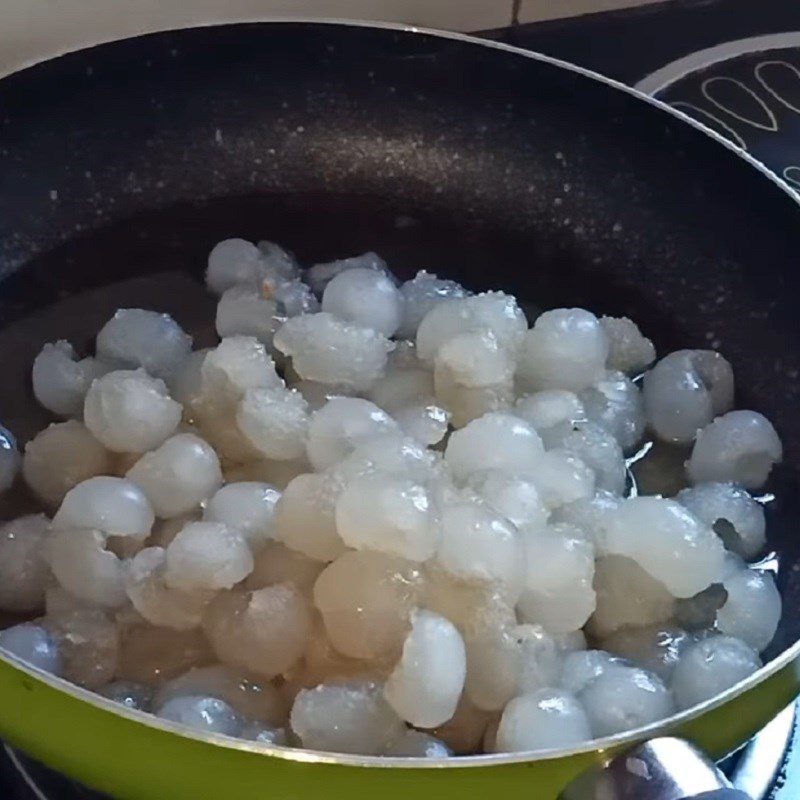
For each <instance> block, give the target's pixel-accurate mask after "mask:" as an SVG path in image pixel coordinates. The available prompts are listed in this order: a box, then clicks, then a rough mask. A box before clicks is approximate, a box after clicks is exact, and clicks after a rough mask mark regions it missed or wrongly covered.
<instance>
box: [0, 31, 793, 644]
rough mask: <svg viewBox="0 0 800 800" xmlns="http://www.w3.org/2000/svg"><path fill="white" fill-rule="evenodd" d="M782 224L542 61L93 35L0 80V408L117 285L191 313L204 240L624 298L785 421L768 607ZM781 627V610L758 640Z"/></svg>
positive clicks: (765, 182)
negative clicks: (703, 351)
mask: <svg viewBox="0 0 800 800" xmlns="http://www.w3.org/2000/svg"><path fill="white" fill-rule="evenodd" d="M799 234H800V212H798V206H797V205H796V203H795V202H794V200H793V199H791V198H790V197H789V196H788V194H787V193H786V192H785V191H784V190H783V189H782V188H780V187H779V186H778V185H777V184H776V183H775V182H773V181H771V180H770V179H769V178H767V177H765V175H764V174H762V173H761V172H759V171H758V170H757V169H756V168H755V167H754V166H753V165H752V164H750V163H748V162H747V161H746V160H744V159H743V158H742V157H740V156H739V155H736V154H734V153H732V152H731V151H730V150H729V149H727V148H726V147H724V146H723V145H722V144H720V142H718V141H716V140H714V139H712V138H710V137H709V136H708V135H707V134H705V133H703V132H701V131H698V130H696V129H695V128H693V127H691V126H690V125H689V124H687V123H686V122H684V121H682V120H680V119H678V118H676V117H674V116H672V115H670V114H668V113H666V112H665V111H664V110H662V109H659V108H657V107H655V106H653V105H651V104H649V103H647V102H645V101H644V100H642V99H640V98H638V97H635V96H633V95H632V94H630V93H626V92H624V91H621V90H619V89H617V88H614V87H611V86H609V85H607V84H605V83H603V82H601V81H598V80H595V79H592V78H589V77H586V76H584V75H581V74H579V73H578V72H576V71H574V70H569V69H564V68H563V67H561V66H558V65H554V64H552V63H548V62H547V61H544V60H541V59H536V58H530V57H524V56H521V55H519V54H517V53H513V52H509V51H507V50H503V49H498V48H495V47H492V46H480V45H476V44H474V43H470V42H468V41H463V40H459V39H458V38H443V37H438V36H431V35H426V34H419V33H409V32H400V31H396V30H386V29H376V28H365V27H353V26H347V25H310V24H302V23H276V24H264V25H236V26H224V27H216V28H202V29H193V30H185V31H177V32H171V33H163V34H155V35H151V36H145V37H142V38H137V39H132V40H128V41H125V42H118V43H114V44H110V45H104V46H101V47H96V48H93V49H90V50H85V51H81V52H78V53H74V54H71V55H67V56H64V57H62V58H59V59H57V60H55V61H51V62H46V63H43V64H40V65H38V66H35V67H32V68H30V69H27V70H25V71H23V72H21V73H17V74H15V75H12V76H10V77H7V78H5V79H4V80H2V81H0V276H2V282H0V320H2V326H3V328H4V329H5V330H4V332H3V333H2V334H0V364H2V366H3V373H2V386H1V387H0V421H2V422H3V423H5V424H6V425H8V426H9V427H11V428H12V429H15V430H16V431H17V432H18V433H19V434H20V435H21V437H22V439H23V440H24V439H25V438H26V437H27V436H29V435H31V434H32V433H33V431H34V430H36V429H37V428H38V427H40V426H41V424H42V422H43V421H44V420H45V418H44V417H42V416H41V412H39V411H36V410H35V408H34V403H33V401H32V396H31V393H30V389H29V381H28V377H27V375H28V372H29V368H30V362H31V360H32V358H33V355H34V354H35V352H36V351H37V350H38V349H39V348H40V346H41V345H42V343H43V342H44V341H48V340H52V339H53V338H55V337H58V336H63V337H66V338H72V339H73V341H75V342H76V343H78V344H81V345H88V344H89V343H90V341H91V337H92V334H93V333H94V332H95V331H96V329H97V328H98V327H99V326H100V325H101V324H102V323H103V321H104V320H105V319H106V318H107V317H108V315H109V314H110V313H111V312H112V311H113V310H114V309H115V308H116V307H118V306H119V305H129V306H130V305H145V306H147V307H156V308H161V309H163V310H166V311H170V312H171V313H173V314H174V315H175V316H176V318H177V319H178V320H179V321H180V322H181V323H182V324H184V325H185V326H186V327H188V328H190V329H192V330H193V332H194V333H196V334H197V335H198V336H199V337H200V338H201V339H202V338H203V337H207V336H208V335H209V334H210V333H211V332H210V330H209V319H210V318H211V316H212V312H211V309H213V304H212V302H211V300H210V299H209V298H207V297H206V296H205V295H204V292H203V290H202V287H201V285H200V283H196V282H195V281H193V280H189V278H188V276H191V278H193V279H195V280H196V279H199V278H200V277H201V275H202V271H203V268H204V265H205V257H206V255H207V253H208V250H209V249H210V247H211V246H212V245H213V244H214V243H215V242H216V241H218V240H220V239H222V238H227V237H230V236H242V237H245V238H248V239H259V238H268V239H272V240H274V241H278V242H280V243H281V244H283V245H285V246H287V247H289V248H290V249H292V250H293V251H294V252H295V253H296V254H297V256H298V257H299V259H300V260H301V262H302V263H306V264H310V263H313V262H315V261H318V260H322V259H330V258H334V257H340V256H346V255H352V254H356V253H358V252H362V251H364V250H368V249H374V250H376V251H378V252H379V253H381V255H383V256H384V257H385V258H386V259H387V260H388V262H389V264H390V265H391V267H392V268H393V269H394V270H395V271H396V272H397V273H398V274H399V275H400V276H403V277H407V276H410V275H412V274H413V273H414V272H415V271H416V270H418V269H422V268H426V269H429V270H431V271H437V272H439V273H440V274H443V275H447V276H452V277H455V278H457V279H459V280H461V281H463V282H464V283H465V284H467V285H468V286H469V287H470V288H473V289H484V288H504V289H506V290H508V291H510V292H513V293H515V294H518V295H519V296H520V297H522V298H523V299H524V300H525V301H527V302H529V303H531V304H532V305H534V306H538V307H543V308H544V307H549V306H556V305H583V306H586V307H588V308H591V309H593V310H595V311H597V312H602V313H608V314H624V315H627V316H630V317H632V318H633V319H635V320H637V321H639V322H640V323H642V326H643V328H644V329H645V331H646V332H647V333H648V335H650V336H651V337H652V338H653V339H654V340H655V341H656V343H657V345H658V347H659V350H660V351H662V352H663V351H665V350H667V349H669V348H675V347H679V346H683V347H708V346H713V347H717V348H719V349H720V350H721V351H722V352H723V353H724V354H725V355H726V356H728V357H729V358H730V360H731V361H732V363H733V365H734V368H735V371H736V375H737V379H738V405H739V406H744V407H752V408H755V409H758V410H760V411H762V412H763V413H765V414H767V415H768V416H769V417H770V418H771V419H772V420H773V421H774V423H775V425H776V427H777V428H778V430H779V432H780V434H781V435H782V437H783V440H784V443H785V445H786V463H785V465H784V466H783V467H782V468H781V469H780V470H779V471H778V473H777V475H776V476H775V479H774V481H773V485H772V486H771V487H770V488H771V489H772V490H773V491H774V493H775V494H776V497H777V499H776V500H775V501H774V502H773V503H771V504H770V506H769V508H770V520H769V531H770V537H771V538H770V544H771V546H772V547H773V548H774V549H775V550H776V551H777V552H778V553H779V556H780V563H781V570H780V583H781V587H782V591H783V593H784V597H785V599H786V606H787V608H790V609H791V608H793V607H796V604H797V598H798V589H799V588H800V581H798V578H797V574H798V573H797V572H796V571H794V570H793V569H792V567H793V566H794V565H795V563H796V562H797V560H798V541H800V538H799V537H798V536H797V535H796V529H797V522H798V519H799V518H800V504H799V501H798V496H797V467H798V463H800V461H799V460H800V415H798V413H797V406H798V398H799V397H800V346H798V345H799V344H800V315H798V313H797V310H796V304H797V298H798V271H797V268H796V262H797V243H798V240H799ZM129 279H135V280H132V282H129V283H127V282H125V281H128V280H129ZM799 630H800V617H798V615H797V614H795V613H793V612H792V611H789V613H788V614H786V617H785V621H784V624H783V627H782V630H781V631H780V633H779V635H778V637H777V640H776V643H775V644H774V646H773V649H774V650H775V652H776V653H777V652H778V651H780V650H781V649H783V648H784V647H785V646H787V645H788V644H790V643H792V642H794V641H795V639H796V638H798V631H799Z"/></svg>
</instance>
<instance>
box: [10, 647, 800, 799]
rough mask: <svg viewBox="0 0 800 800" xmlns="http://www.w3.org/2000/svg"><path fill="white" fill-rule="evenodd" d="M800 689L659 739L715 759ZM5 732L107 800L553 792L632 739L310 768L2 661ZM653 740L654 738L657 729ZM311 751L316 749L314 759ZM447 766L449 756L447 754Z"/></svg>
mask: <svg viewBox="0 0 800 800" xmlns="http://www.w3.org/2000/svg"><path fill="white" fill-rule="evenodd" d="M798 692H800V682H799V681H798V670H797V663H796V661H795V662H791V661H790V662H789V663H787V664H785V665H784V666H783V667H782V668H781V669H780V670H779V671H777V672H775V673H773V674H772V675H769V676H768V677H766V678H765V679H764V680H763V681H761V682H760V683H757V684H755V685H753V686H751V687H750V688H748V689H747V690H746V691H743V692H742V693H741V694H738V695H737V696H734V697H732V698H731V699H729V700H728V701H727V702H725V703H723V704H721V705H719V706H717V707H715V708H711V709H710V710H708V711H706V712H705V713H703V714H701V715H699V716H697V717H696V718H693V719H688V720H685V721H684V722H683V723H680V724H675V725H669V724H667V725H665V726H663V727H662V728H659V729H658V731H656V734H657V735H661V734H665V733H670V734H675V735H679V736H684V737H686V738H688V739H690V740H692V741H694V742H696V743H697V744H698V745H700V746H701V747H702V748H703V749H705V750H706V752H708V753H709V754H711V755H713V756H715V757H718V756H721V755H724V754H725V753H727V752H730V751H731V750H733V749H735V748H736V747H738V746H739V745H740V744H742V743H743V742H745V741H746V740H747V739H748V738H750V736H752V735H753V734H754V733H755V732H756V731H757V730H759V729H760V728H761V727H763V725H765V724H766V723H767V722H768V721H769V720H770V719H772V717H773V716H775V715H776V714H777V713H778V712H779V711H780V710H781V709H782V708H784V707H785V706H786V705H788V704H789V703H790V702H791V701H792V700H793V699H794V698H795V697H796V695H797V694H798ZM0 708H2V709H3V712H2V714H0V736H2V738H3V739H6V740H7V741H8V742H9V743H10V744H12V745H13V746H15V747H18V748H20V749H21V750H23V751H24V752H26V753H28V754H29V755H31V756H33V757H34V758H36V759H38V760H40V761H42V762H43V763H45V764H47V765H48V766H50V767H52V768H54V769H56V770H58V771H60V772H63V773H65V774H66V775H69V776H70V777H72V778H74V779H76V780H78V781H80V782H82V783H83V784H85V785H87V786H89V787H91V788H94V789H97V790H99V791H101V792H105V793H107V794H109V795H111V796H112V797H117V798H124V799H127V798H129V799H130V800H134V798H135V800H214V799H216V798H220V799H221V800H239V798H241V800H255V799H256V798H275V799H276V800H315V798H326V800H331V799H332V798H333V799H334V800H335V799H336V798H343V799H344V798H348V800H355V799H357V798H364V800H367V799H368V798H369V800H372V799H373V798H380V800H401V798H402V799H403V800H406V798H408V796H409V793H411V796H412V797H414V796H416V797H434V796H435V797H437V798H441V800H448V799H449V798H452V800H463V798H472V797H474V798H479V797H480V798H485V797H487V796H491V795H490V794H489V793H490V792H493V793H495V794H497V793H502V797H504V798H508V799H509V800H512V799H513V798H516V797H519V798H530V797H536V798H537V800H550V798H556V797H557V796H558V794H559V793H560V791H561V790H562V789H563V788H564V787H565V786H566V785H567V784H569V782H570V781H571V780H572V779H573V778H574V777H576V776H577V775H578V774H579V773H581V772H582V771H583V770H584V769H586V768H587V767H588V766H590V765H592V764H594V763H596V762H597V761H598V760H602V759H603V758H604V757H607V756H608V755H609V754H610V753H612V752H613V751H614V750H617V749H620V748H622V747H624V746H629V745H630V743H631V741H630V737H628V738H627V739H626V740H625V741H624V742H620V741H619V740H617V741H616V742H611V746H609V747H608V748H606V749H599V750H583V751H579V752H574V753H569V754H566V755H561V756H559V757H549V758H543V759H536V760H528V761H519V760H516V761H510V760H506V763H496V762H497V761H498V760H502V757H496V758H494V759H493V760H492V761H494V762H495V763H492V761H490V760H489V759H486V761H487V763H486V765H485V766H483V765H477V766H476V765H475V761H476V759H469V760H468V761H469V762H471V763H470V764H469V765H465V766H460V767H459V766H449V767H442V766H439V767H437V766H431V767H428V768H403V767H376V766H357V765H353V764H332V763H322V762H320V763H310V762H308V761H298V760H291V759H287V758H281V757H277V756H274V755H269V754H265V753H259V752H253V751H250V750H246V749H239V748H237V747H236V746H235V744H233V743H232V742H231V745H230V746H227V745H224V744H218V743H212V742H208V741H203V740H202V739H196V738H191V737H188V736H183V735H180V734H177V733H173V732H170V731H166V730H163V729H161V728H159V727H156V726H154V725H151V724H148V723H147V722H145V721H143V720H140V719H137V718H136V717H137V715H135V714H134V715H130V714H129V715H124V714H120V713H115V712H114V711H112V710H110V709H106V708H103V707H101V706H100V705H95V704H93V703H91V702H87V701H86V700H84V699H81V698H80V697H78V696H75V695H74V694H72V693H71V692H70V691H64V690H61V689H58V688H56V687H55V686H52V685H50V683H48V682H45V681H43V680H40V679H39V678H37V677H35V676H33V675H31V674H30V673H28V672H26V671H24V670H22V669H19V668H17V667H16V666H14V665H12V664H11V663H9V662H7V661H5V660H0ZM651 735H652V733H651ZM312 757H313V756H312ZM450 763H453V762H452V761H451V762H450Z"/></svg>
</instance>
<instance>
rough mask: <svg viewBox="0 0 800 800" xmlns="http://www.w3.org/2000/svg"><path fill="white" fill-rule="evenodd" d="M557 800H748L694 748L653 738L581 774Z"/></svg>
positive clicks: (675, 741)
mask: <svg viewBox="0 0 800 800" xmlns="http://www.w3.org/2000/svg"><path fill="white" fill-rule="evenodd" d="M560 800H751V798H750V797H749V795H747V794H746V793H745V792H742V791H739V790H738V789H734V788H733V787H732V786H731V784H730V782H729V781H728V779H727V778H726V777H725V776H724V775H723V774H722V772H720V770H719V769H718V768H717V767H716V765H715V764H714V763H713V762H712V761H711V760H710V759H709V758H708V757H707V756H706V755H705V754H704V753H703V752H702V751H700V750H698V749H697V748H696V747H695V746H694V745H693V744H690V743H689V742H687V741H684V740H683V739H675V738H673V737H670V736H664V737H661V738H658V739H651V740H650V741H648V742H644V743H643V744H640V745H638V746H637V747H634V748H633V749H631V750H628V751H627V752H625V753H622V754H621V755H618V756H615V757H614V758H612V759H611V760H610V761H608V762H607V763H605V764H601V765H598V766H597V767H593V768H592V769H589V770H588V771H587V772H584V773H583V774H582V775H580V776H579V777H578V778H577V779H576V780H574V781H573V782H572V783H571V784H570V785H569V786H568V787H567V788H566V789H565V790H564V791H563V792H562V793H561V795H560Z"/></svg>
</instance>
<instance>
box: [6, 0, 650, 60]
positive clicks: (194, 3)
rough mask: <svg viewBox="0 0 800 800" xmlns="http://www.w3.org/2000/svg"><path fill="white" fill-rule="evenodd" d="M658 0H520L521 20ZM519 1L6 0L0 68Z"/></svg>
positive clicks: (493, 20)
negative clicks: (153, 40)
mask: <svg viewBox="0 0 800 800" xmlns="http://www.w3.org/2000/svg"><path fill="white" fill-rule="evenodd" d="M643 2H653V0H521V4H520V21H523V22H530V21H533V20H536V19H552V18H554V17H563V16H570V15H572V14H583V13H587V12H589V11H593V10H601V9H608V8H616V7H621V6H630V5H638V4H640V3H643ZM513 5H514V2H513V0H0V73H6V72H10V71H12V70H14V69H17V68H19V67H20V66H23V65H24V64H27V63H30V62H32V61H37V60H40V59H42V58H47V57H48V56H52V55H55V54H57V53H60V52H65V51H67V50H74V49H76V48H79V47H83V46H86V45H88V44H93V43H96V42H100V41H108V40H111V39H118V38H121V37H124V36H130V35H134V34H137V33H143V32H145V31H155V30H163V29H166V28H175V27H181V26H186V25H195V24H200V23H208V22H233V21H241V20H257V19H266V18H269V17H295V16H296V17H317V18H320V17H336V18H341V19H369V20H385V21H391V22H407V23H411V24H416V25H422V26H426V27H431V28H444V29H450V30H460V31H475V30H482V29H489V28H499V27H503V26H505V25H508V24H509V23H510V21H511V18H512V8H513Z"/></svg>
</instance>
